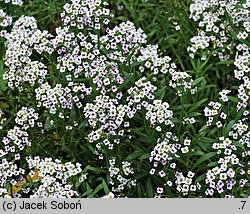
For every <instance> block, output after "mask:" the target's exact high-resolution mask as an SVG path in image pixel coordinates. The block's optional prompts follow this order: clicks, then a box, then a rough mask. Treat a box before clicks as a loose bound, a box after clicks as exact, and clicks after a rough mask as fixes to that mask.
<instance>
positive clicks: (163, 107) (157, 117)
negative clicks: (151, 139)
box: [146, 100, 174, 131]
mask: <svg viewBox="0 0 250 214" xmlns="http://www.w3.org/2000/svg"><path fill="white" fill-rule="evenodd" d="M168 108H169V104H168V103H167V102H163V103H162V101H161V100H154V101H153V105H152V104H149V105H147V107H146V110H147V113H146V119H147V120H150V124H151V126H157V127H156V130H157V131H161V127H160V126H158V125H160V124H162V123H164V124H165V125H170V126H172V127H173V126H174V123H173V122H172V121H171V118H172V117H173V111H171V110H169V109H168Z"/></svg>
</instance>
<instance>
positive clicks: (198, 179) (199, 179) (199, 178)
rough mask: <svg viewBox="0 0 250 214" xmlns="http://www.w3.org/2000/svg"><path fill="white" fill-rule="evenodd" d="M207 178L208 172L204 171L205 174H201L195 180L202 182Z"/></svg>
mask: <svg viewBox="0 0 250 214" xmlns="http://www.w3.org/2000/svg"><path fill="white" fill-rule="evenodd" d="M205 178H206V174H205V173H204V174H202V175H200V176H199V177H198V178H197V179H196V180H195V183H197V182H200V181H203V180H204V179H205Z"/></svg>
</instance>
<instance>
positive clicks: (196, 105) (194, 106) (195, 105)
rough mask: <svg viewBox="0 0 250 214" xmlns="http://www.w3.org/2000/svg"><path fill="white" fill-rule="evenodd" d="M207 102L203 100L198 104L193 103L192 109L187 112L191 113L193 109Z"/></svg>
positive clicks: (205, 99)
mask: <svg viewBox="0 0 250 214" xmlns="http://www.w3.org/2000/svg"><path fill="white" fill-rule="evenodd" d="M207 100H208V98H204V99H202V100H200V101H199V102H197V103H195V104H194V105H192V108H190V109H189V111H188V112H193V111H194V110H195V109H197V108H199V107H200V106H201V105H202V104H203V103H205V102H206V101H207Z"/></svg>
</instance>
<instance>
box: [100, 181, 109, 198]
mask: <svg viewBox="0 0 250 214" xmlns="http://www.w3.org/2000/svg"><path fill="white" fill-rule="evenodd" d="M102 186H103V189H104V192H105V194H106V195H108V194H109V192H110V191H109V188H108V185H107V184H106V182H105V180H104V179H103V180H102Z"/></svg>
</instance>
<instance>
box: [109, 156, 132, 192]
mask: <svg viewBox="0 0 250 214" xmlns="http://www.w3.org/2000/svg"><path fill="white" fill-rule="evenodd" d="M133 174H134V170H133V168H132V167H131V163H130V162H128V161H123V162H122V165H121V166H120V167H119V166H117V164H116V159H114V158H113V159H110V160H109V176H110V184H111V186H112V192H118V193H121V192H122V191H123V190H124V189H125V188H132V187H133V186H136V180H134V179H131V178H128V177H129V176H130V175H133Z"/></svg>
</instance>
